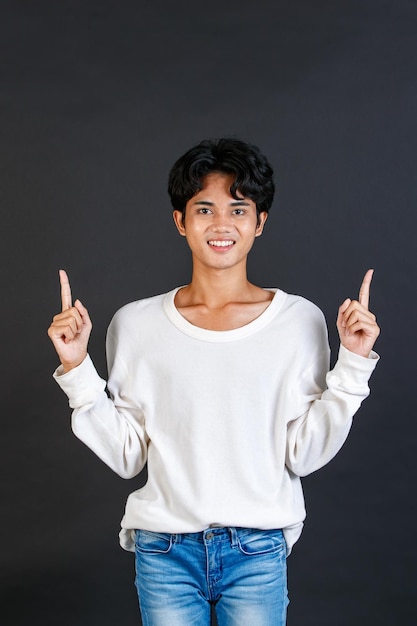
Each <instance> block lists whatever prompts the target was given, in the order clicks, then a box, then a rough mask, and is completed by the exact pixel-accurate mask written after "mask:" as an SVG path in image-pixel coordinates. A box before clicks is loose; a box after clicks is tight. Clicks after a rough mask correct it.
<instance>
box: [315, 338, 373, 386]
mask: <svg viewBox="0 0 417 626" xmlns="http://www.w3.org/2000/svg"><path fill="white" fill-rule="evenodd" d="M378 361H379V355H378V354H377V353H376V352H374V351H372V352H371V353H370V355H369V357H368V358H366V357H363V356H360V355H359V354H356V353H355V352H351V351H350V350H347V349H346V348H345V347H344V346H342V345H341V346H340V348H339V358H338V360H337V363H336V365H335V366H334V368H333V369H332V370H331V371H330V372H329V373H328V375H327V385H328V387H338V388H340V389H343V390H345V391H347V392H348V393H358V392H359V393H361V392H362V393H366V391H367V390H368V381H369V379H370V377H371V374H372V372H373V371H374V369H375V367H376V365H377V363H378Z"/></svg>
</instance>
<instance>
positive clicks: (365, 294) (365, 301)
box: [359, 270, 374, 309]
mask: <svg viewBox="0 0 417 626" xmlns="http://www.w3.org/2000/svg"><path fill="white" fill-rule="evenodd" d="M373 274H374V270H368V271H367V272H366V274H365V276H364V279H363V281H362V285H361V288H360V290H359V302H360V304H362V306H364V307H365V309H368V308H369V288H370V286H371V280H372V276H373Z"/></svg>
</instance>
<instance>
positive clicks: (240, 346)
mask: <svg viewBox="0 0 417 626" xmlns="http://www.w3.org/2000/svg"><path fill="white" fill-rule="evenodd" d="M273 291H275V290H273ZM176 292H177V289H175V290H173V291H171V292H169V293H168V294H165V295H160V296H155V297H153V298H148V299H145V300H140V301H137V302H132V303H131V304H128V305H126V306H125V307H123V308H122V309H120V311H118V312H117V313H116V315H115V317H114V318H113V320H112V322H111V324H110V326H109V330H108V335H107V355H108V369H109V380H108V385H107V386H108V391H109V394H110V398H109V397H108V395H107V394H106V392H105V386H106V383H105V381H104V380H102V379H101V378H100V377H99V376H98V374H97V372H96V370H95V368H94V366H93V364H92V362H91V360H90V358H89V357H87V358H86V359H85V361H84V362H83V363H82V364H81V365H80V366H79V367H77V368H75V369H73V370H71V371H70V372H68V373H67V374H62V370H61V369H60V368H58V370H57V371H56V372H55V378H56V380H57V381H58V383H59V384H60V386H61V387H62V389H63V390H64V391H65V392H66V394H67V395H68V397H69V403H70V406H71V407H72V408H73V409H74V412H73V417H72V427H73V430H74V433H75V434H76V435H77V437H79V438H80V439H81V440H82V441H83V442H84V443H85V444H86V445H87V446H89V447H90V448H91V449H92V450H93V451H94V452H95V453H96V454H97V455H98V456H99V457H100V458H101V459H102V460H103V461H104V462H105V463H107V465H109V466H110V467H111V468H112V469H113V470H114V471H115V472H117V473H118V474H119V475H120V476H122V477H123V478H132V477H133V476H136V475H137V474H138V473H139V472H140V471H141V470H142V468H143V466H144V465H145V463H146V462H147V463H148V481H147V483H146V485H145V486H144V487H143V488H141V489H139V490H138V491H135V492H134V493H132V494H131V495H130V496H129V498H128V500H127V504H126V511H125V515H124V517H123V520H122V531H121V533H120V540H121V545H122V546H123V547H124V548H125V549H127V550H133V549H134V545H133V531H134V529H136V528H141V529H147V530H153V531H159V532H170V533H183V532H197V531H201V530H203V529H206V528H208V527H209V526H229V527H230V526H237V527H238V526H243V527H251V528H260V529H269V528H283V529H284V535H285V539H286V541H287V546H288V552H289V551H290V550H291V547H292V545H293V544H294V542H295V541H296V540H297V539H298V537H299V535H300V534H301V529H302V523H303V520H304V518H305V508H304V498H303V493H302V488H301V481H300V476H305V475H306V474H309V473H310V472H313V471H315V470H316V469H318V468H319V467H322V466H323V465H325V464H326V463H327V462H328V461H330V459H331V458H332V457H333V456H334V455H335V454H336V453H337V452H338V450H339V449H340V447H341V446H342V445H343V443H344V441H345V439H346V437H347V435H348V432H349V429H350V427H351V423H352V417H353V415H354V413H355V412H356V411H357V409H358V408H359V406H360V404H361V402H362V400H363V399H364V398H365V397H366V396H367V395H368V393H369V388H368V384H367V383H368V379H369V377H370V375H371V373H372V371H373V369H374V368H375V365H376V363H377V360H378V355H376V354H375V353H374V352H373V353H371V356H370V358H369V359H366V358H363V357H360V356H358V355H356V354H353V353H351V352H349V351H348V350H346V349H345V348H343V347H341V348H340V352H339V359H338V362H337V364H336V366H335V367H334V369H333V370H332V371H331V372H329V373H328V369H329V347H328V339H327V329H326V324H325V321H324V317H323V314H322V313H321V311H320V310H319V309H318V308H317V307H316V306H314V305H313V304H311V303H310V302H308V301H307V300H305V299H304V298H301V297H299V296H292V295H288V294H286V293H284V292H283V291H280V290H276V293H275V296H274V298H273V300H272V302H271V304H270V305H269V306H268V308H267V309H266V310H265V312H264V313H262V315H260V316H259V317H258V318H257V319H255V320H254V321H252V322H251V323H249V324H247V325H245V326H243V327H241V328H237V329H234V330H230V331H212V330H205V329H202V328H198V327H196V326H194V325H192V324H190V323H189V322H187V321H186V320H185V318H184V317H182V316H181V315H180V313H179V312H178V311H177V309H176V308H175V305H174V297H175V294H176ZM326 374H327V377H326ZM326 385H327V389H326Z"/></svg>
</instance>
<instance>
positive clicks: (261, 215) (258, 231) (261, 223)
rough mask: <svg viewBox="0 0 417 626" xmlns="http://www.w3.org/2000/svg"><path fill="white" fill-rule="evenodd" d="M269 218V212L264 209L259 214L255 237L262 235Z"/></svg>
mask: <svg viewBox="0 0 417 626" xmlns="http://www.w3.org/2000/svg"><path fill="white" fill-rule="evenodd" d="M267 219H268V213H267V212H266V211H262V212H261V213H259V216H258V224H257V225H256V231H255V237H259V235H262V232H263V229H264V225H265V222H266V220H267Z"/></svg>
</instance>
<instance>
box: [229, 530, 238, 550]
mask: <svg viewBox="0 0 417 626" xmlns="http://www.w3.org/2000/svg"><path fill="white" fill-rule="evenodd" d="M229 533H230V547H231V548H236V546H237V531H236V528H234V527H232V526H230V527H229Z"/></svg>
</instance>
